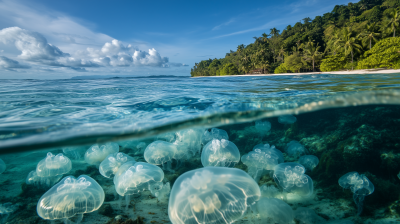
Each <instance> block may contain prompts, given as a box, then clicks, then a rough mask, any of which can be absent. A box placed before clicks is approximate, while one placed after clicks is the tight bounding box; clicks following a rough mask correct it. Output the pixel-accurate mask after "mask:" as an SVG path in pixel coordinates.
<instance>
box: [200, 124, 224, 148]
mask: <svg viewBox="0 0 400 224" xmlns="http://www.w3.org/2000/svg"><path fill="white" fill-rule="evenodd" d="M213 139H218V140H222V139H225V140H229V136H228V133H227V132H226V131H225V130H222V129H219V128H211V131H208V130H205V131H204V134H203V136H202V142H203V144H204V145H205V144H207V143H208V142H209V141H212V140H213Z"/></svg>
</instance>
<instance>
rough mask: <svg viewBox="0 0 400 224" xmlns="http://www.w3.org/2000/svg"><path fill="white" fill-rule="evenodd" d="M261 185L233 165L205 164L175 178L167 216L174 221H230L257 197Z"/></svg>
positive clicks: (241, 213) (243, 212) (243, 211)
mask: <svg viewBox="0 0 400 224" xmlns="http://www.w3.org/2000/svg"><path fill="white" fill-rule="evenodd" d="M260 195H261V193H260V188H259V187H258V185H257V183H256V182H255V181H254V179H253V178H251V177H250V176H249V175H248V174H247V173H245V172H244V171H242V170H239V169H236V168H227V167H205V168H201V169H196V170H192V171H189V172H186V173H184V174H182V175H181V176H179V177H178V179H177V180H176V181H175V183H174V185H173V187H172V190H171V193H170V199H169V205H168V215H169V218H170V220H171V222H172V223H174V224H183V223H185V224H197V223H232V222H234V221H236V220H238V219H240V218H241V217H243V215H244V214H245V212H246V210H247V208H248V207H249V206H251V205H253V204H255V202H256V201H258V200H259V198H260Z"/></svg>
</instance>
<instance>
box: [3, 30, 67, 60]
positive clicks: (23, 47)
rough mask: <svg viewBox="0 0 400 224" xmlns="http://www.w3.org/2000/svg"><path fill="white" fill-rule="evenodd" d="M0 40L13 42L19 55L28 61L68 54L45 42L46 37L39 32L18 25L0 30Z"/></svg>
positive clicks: (50, 58)
mask: <svg viewBox="0 0 400 224" xmlns="http://www.w3.org/2000/svg"><path fill="white" fill-rule="evenodd" d="M0 41H1V42H3V43H4V44H10V43H13V44H15V47H16V48H17V49H18V50H20V51H21V55H19V57H20V58H22V59H24V60H28V61H40V60H56V59H57V58H60V57H67V56H69V54H68V53H64V52H62V51H61V50H60V49H59V48H58V47H56V46H53V45H51V44H49V43H47V40H46V38H45V37H43V36H42V35H41V34H39V33H36V32H31V31H28V30H24V29H21V28H19V27H9V28H4V29H2V30H0Z"/></svg>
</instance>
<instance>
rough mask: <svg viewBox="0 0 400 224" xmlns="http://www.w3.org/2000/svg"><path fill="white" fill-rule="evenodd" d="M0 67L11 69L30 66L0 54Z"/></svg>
mask: <svg viewBox="0 0 400 224" xmlns="http://www.w3.org/2000/svg"><path fill="white" fill-rule="evenodd" d="M0 68H3V69H6V70H13V69H26V68H30V66H28V65H21V64H20V63H19V62H18V61H15V60H12V59H10V58H7V57H5V56H0Z"/></svg>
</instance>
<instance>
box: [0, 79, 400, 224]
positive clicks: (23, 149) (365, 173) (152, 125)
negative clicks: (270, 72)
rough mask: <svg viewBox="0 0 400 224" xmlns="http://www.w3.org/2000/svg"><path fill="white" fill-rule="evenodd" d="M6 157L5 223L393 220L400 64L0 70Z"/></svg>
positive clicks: (397, 201)
mask: <svg viewBox="0 0 400 224" xmlns="http://www.w3.org/2000/svg"><path fill="white" fill-rule="evenodd" d="M60 153H62V154H60ZM0 159H1V160H0V223H72V222H74V223H126V224H127V223H304V224H308V223H399V222H400V74H370V75H304V76H248V77H209V78H188V77H138V78H112V79H101V80H99V79H96V80H79V79H71V80H3V81H2V82H1V83H0ZM3 162H4V163H3ZM204 166H206V167H204Z"/></svg>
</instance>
